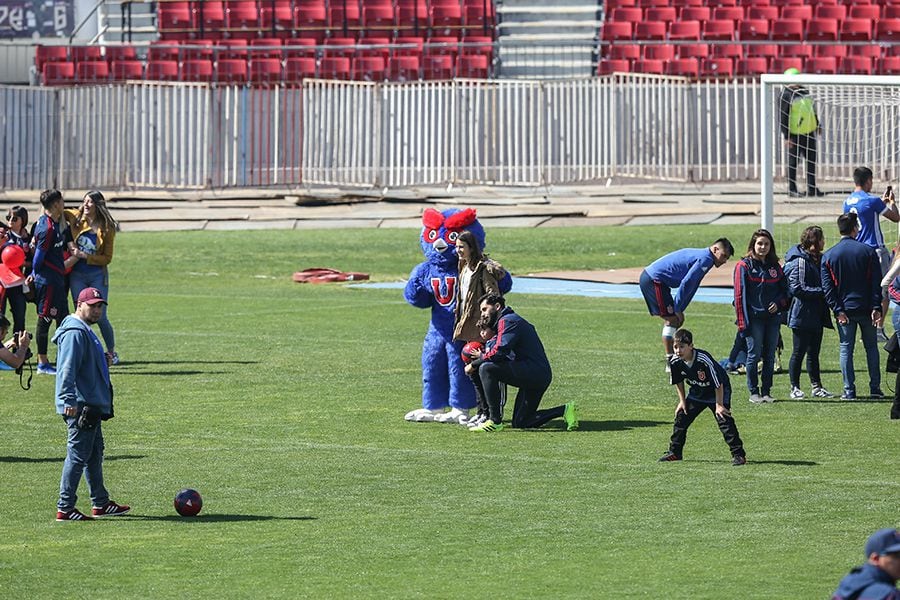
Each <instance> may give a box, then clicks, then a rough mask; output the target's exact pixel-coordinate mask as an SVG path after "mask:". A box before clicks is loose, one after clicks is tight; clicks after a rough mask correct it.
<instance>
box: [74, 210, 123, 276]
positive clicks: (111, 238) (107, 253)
mask: <svg viewBox="0 0 900 600" xmlns="http://www.w3.org/2000/svg"><path fill="white" fill-rule="evenodd" d="M79 212H80V211H78V210H76V209H72V208H67V209H66V222H67V223H68V224H69V227H71V228H72V239H73V240H75V241H76V243H77V241H78V236H79V235H81V234H82V233H84V232H85V231H90V229H91V226H90V225H88V224H87V223H86V222H85V221H78V213H79ZM115 239H116V230H115V229H106V230H105V229H102V228H101V229H98V230H97V252H96V253H95V254H89V255H88V257H87V258H86V259H83V260H85V261H87V264H89V265H94V266H97V267H105V266H106V265H108V264H109V263H111V262H112V257H113V244H114V242H115Z"/></svg>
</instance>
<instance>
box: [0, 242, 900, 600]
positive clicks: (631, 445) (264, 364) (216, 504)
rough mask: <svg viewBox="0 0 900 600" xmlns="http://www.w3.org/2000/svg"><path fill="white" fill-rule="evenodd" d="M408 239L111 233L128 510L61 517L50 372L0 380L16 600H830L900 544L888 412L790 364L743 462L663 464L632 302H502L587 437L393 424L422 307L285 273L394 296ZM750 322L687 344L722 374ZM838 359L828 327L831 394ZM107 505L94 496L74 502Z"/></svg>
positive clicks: (111, 432) (713, 321)
mask: <svg viewBox="0 0 900 600" xmlns="http://www.w3.org/2000/svg"><path fill="white" fill-rule="evenodd" d="M753 229H754V227H751V226H734V227H717V228H711V227H708V226H656V227H605V228H597V229H587V228H571V229H504V230H488V232H487V237H488V248H487V249H488V251H489V252H490V253H492V254H493V255H494V256H495V257H496V258H497V259H498V260H499V261H500V262H502V263H503V264H504V265H505V266H506V267H508V268H509V269H510V270H511V271H512V272H513V273H514V274H515V275H522V274H527V273H532V272H539V271H543V270H551V269H553V270H558V269H585V268H616V267H633V266H642V265H646V264H649V262H650V261H651V260H653V259H654V258H656V257H658V256H660V255H662V254H664V253H665V252H668V251H670V250H673V249H676V248H678V247H683V246H705V245H707V244H708V243H710V242H711V241H712V240H713V239H715V238H716V237H719V236H720V235H727V236H729V237H730V238H731V240H732V241H733V242H734V245H735V248H736V249H737V251H738V254H743V252H744V250H745V249H746V245H747V239H748V238H749V235H750V233H751V232H752V231H753ZM417 233H418V232H417V231H415V230H351V231H271V232H263V231H259V232H178V233H123V234H121V235H120V236H119V238H117V240H116V256H115V260H114V261H113V264H112V266H111V288H110V302H111V304H110V309H109V314H110V318H111V320H112V322H113V325H114V326H115V327H116V333H117V338H118V344H117V349H118V351H119V352H120V354H121V355H122V360H123V364H122V365H120V366H118V367H115V368H113V372H112V373H113V383H114V386H115V389H116V418H115V419H113V420H112V421H110V422H108V423H107V424H105V425H104V434H105V437H106V445H107V450H106V465H105V475H106V483H107V486H108V487H109V489H110V492H111V494H112V497H113V499H114V500H116V501H118V502H122V503H127V504H130V505H131V506H132V507H133V510H132V512H131V514H129V515H127V516H124V517H121V518H116V519H107V520H104V521H97V522H90V523H56V522H55V521H54V520H53V517H54V514H55V512H54V511H55V501H56V497H57V492H58V485H59V476H60V470H61V466H62V459H63V457H64V454H65V446H64V444H65V433H64V426H63V424H62V421H61V419H60V418H59V417H58V416H57V415H55V414H54V410H53V380H52V378H48V377H44V376H37V375H36V376H35V378H34V385H33V388H32V389H31V390H30V391H28V392H23V391H21V390H19V389H18V385H17V383H16V382H15V381H14V378H13V375H12V373H9V372H4V373H0V377H2V380H3V383H2V390H3V394H2V402H0V422H2V423H3V426H2V429H3V436H2V438H0V477H2V482H3V485H2V487H0V506H2V507H3V509H4V511H3V519H4V525H3V527H2V532H3V533H2V536H0V590H2V595H3V596H4V597H8V598H60V597H66V598H72V597H74V598H87V597H91V598H174V597H184V596H195V597H201V598H212V597H222V598H631V597H653V598H731V597H739V598H766V599H771V598H786V599H796V598H823V597H828V595H829V594H830V593H831V592H832V591H833V590H834V588H835V587H836V586H837V583H838V581H839V580H840V578H841V577H842V576H843V575H844V574H845V573H846V572H847V571H848V570H849V568H850V567H852V566H854V565H857V564H859V563H861V562H862V558H863V557H862V546H863V544H864V542H865V539H866V537H867V536H868V535H869V534H870V533H871V532H872V531H874V530H876V529H878V528H881V527H888V526H898V525H900V522H898V521H900V513H898V500H897V498H898V495H900V467H898V456H900V430H898V422H896V421H893V422H892V421H890V420H889V419H888V411H889V406H890V405H889V401H882V402H869V401H858V402H852V403H851V402H841V401H838V400H821V401H820V400H819V399H815V400H807V401H785V399H786V398H787V393H788V390H789V386H788V379H787V374H786V373H783V374H779V375H776V378H775V382H776V385H775V392H776V397H777V398H778V399H779V400H781V401H780V402H777V403H775V404H772V405H758V406H757V405H751V404H750V403H749V402H748V401H747V390H746V385H745V383H744V379H743V377H733V378H732V385H733V388H734V399H733V412H734V416H735V419H736V422H737V425H738V427H739V428H740V432H741V436H742V437H743V439H744V443H745V447H746V450H747V457H748V460H749V463H748V464H747V465H746V466H744V467H739V468H735V467H732V466H731V463H730V454H729V452H728V449H727V446H726V445H725V443H724V441H723V440H722V437H721V434H720V433H719V431H718V428H717V427H716V425H715V422H714V419H713V417H712V415H711V414H704V415H702V416H701V417H699V418H698V420H697V421H696V423H695V424H694V425H693V426H692V427H691V430H690V433H689V437H688V443H687V446H686V448H685V460H684V461H683V462H681V463H663V464H660V463H657V462H656V459H657V458H658V457H659V456H660V455H661V454H662V453H663V452H664V451H665V450H666V449H667V445H668V439H669V436H670V434H671V428H672V417H673V411H674V408H675V404H676V399H675V398H676V397H675V392H674V390H673V389H671V387H670V386H669V385H668V384H667V380H666V378H665V373H664V371H663V366H662V361H661V346H660V342H659V335H660V321H659V320H658V319H653V318H650V317H649V316H648V315H647V311H646V307H645V306H644V303H643V301H641V300H604V299H595V298H579V297H571V296H551V295H545V296H533V295H524V294H517V293H515V288H513V292H512V293H511V294H510V295H509V296H508V301H509V304H510V305H511V306H512V307H513V308H514V309H515V310H516V311H517V312H519V313H520V314H522V315H523V316H524V317H526V318H527V319H528V320H529V321H531V322H532V323H534V324H535V326H536V327H537V329H538V332H539V333H540V334H541V337H542V339H543V341H544V344H545V346H546V348H547V353H548V356H549V358H550V361H551V363H552V364H553V368H554V382H553V385H552V386H551V387H550V390H549V392H548V394H547V396H546V397H545V399H544V403H545V404H546V405H547V406H552V405H556V404H560V403H562V402H566V401H569V400H577V401H578V402H579V404H580V416H581V429H580V430H579V431H576V432H566V431H565V430H564V428H563V425H562V422H561V421H559V422H557V423H551V424H550V425H549V426H547V427H546V428H544V429H542V430H538V431H516V430H505V431H502V432H500V433H498V434H495V435H478V434H473V433H470V432H468V431H466V430H465V429H464V428H462V427H459V426H454V425H443V424H435V423H428V424H411V423H407V422H404V421H403V415H404V414H405V413H406V412H407V411H408V410H410V409H413V408H416V407H417V406H419V405H420V397H421V368H420V352H421V345H422V339H423V337H424V334H425V330H426V328H427V324H428V319H429V313H428V311H423V310H420V309H416V308H413V307H411V306H409V305H407V304H406V303H405V302H404V301H403V298H402V295H401V293H400V292H399V291H398V290H373V289H359V288H353V287H348V286H345V285H343V284H330V285H306V284H304V285H298V284H295V283H293V282H292V281H291V280H290V275H291V273H292V272H293V271H296V270H300V269H303V268H306V267H315V266H331V267H336V268H340V269H345V270H355V271H366V272H369V273H371V274H372V276H373V279H374V280H376V281H395V280H399V279H402V278H405V277H406V275H407V274H408V273H409V271H410V269H411V268H412V267H413V266H414V265H415V264H417V263H418V262H420V261H421V260H422V255H421V253H420V251H419V247H418V244H417ZM828 233H829V244H830V243H831V242H833V241H834V239H835V238H836V234H835V233H833V232H828ZM785 250H786V248H780V247H779V248H778V252H779V255H783V254H784V251H785ZM733 264H734V262H733V261H731V262H729V263H728V265H726V267H723V268H728V269H731V268H732V267H733ZM32 318H33V317H32V316H29V327H33V325H32V324H31V321H32ZM733 320H734V313H733V310H732V309H731V307H728V306H724V305H712V304H702V303H694V304H693V305H692V306H691V307H690V308H689V309H688V311H687V322H686V326H687V327H688V328H689V329H691V330H692V331H693V332H694V336H695V344H696V345H697V346H698V347H700V348H704V349H707V350H709V351H710V352H712V353H713V355H714V356H715V357H716V358H722V357H724V356H726V355H727V352H728V350H729V349H730V347H731V342H732V339H733V337H734V331H735V328H734V325H733ZM783 331H784V333H785V336H786V338H787V345H788V349H787V350H786V352H785V354H784V356H783V361H784V363H785V366H786V364H787V357H788V355H789V352H790V341H789V340H790V337H789V335H788V330H787V329H784V330H783ZM53 356H55V349H54V348H53V347H52V345H51V358H52V357H53ZM862 356H863V351H862V348H861V346H860V347H859V348H858V350H857V361H856V364H857V369H858V370H859V371H860V373H859V377H860V385H862V386H863V387H865V383H866V382H867V376H866V375H865V373H864V368H865V367H864V360H863V359H862ZM837 358H838V349H837V336H836V335H835V334H834V332H832V331H828V332H826V336H825V342H824V348H823V352H822V359H823V370H824V375H823V378H824V385H825V387H827V388H829V389H831V390H832V391H839V390H840V387H841V386H840V373H839V371H838V367H837ZM802 377H803V379H802V381H803V382H804V387H805V388H808V379H807V377H806V374H805V373H804V374H803V376H802ZM885 383H886V384H887V385H886V386H885V387H886V388H889V387H890V386H891V384H892V383H893V377H892V376H891V377H889V378H887V379H886V380H885ZM886 391H887V390H886ZM509 410H511V409H508V411H507V416H508V415H509ZM183 487H193V488H195V489H197V490H199V491H200V493H201V494H202V495H203V499H204V508H203V512H202V513H201V515H200V517H198V518H194V519H185V518H181V517H179V516H178V515H176V514H175V512H174V510H173V508H172V498H173V496H174V495H175V493H176V492H177V491H178V490H179V489H181V488H183ZM89 504H90V500H89V498H88V494H87V486H86V484H85V482H84V481H82V484H81V487H80V488H79V502H78V506H79V508H81V509H82V510H84V509H89V508H90V506H89Z"/></svg>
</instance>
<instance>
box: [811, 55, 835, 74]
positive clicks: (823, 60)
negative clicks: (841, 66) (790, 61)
mask: <svg viewBox="0 0 900 600" xmlns="http://www.w3.org/2000/svg"><path fill="white" fill-rule="evenodd" d="M803 70H804V71H805V72H807V73H815V74H825V75H831V74H833V73H837V59H836V58H834V57H833V56H822V57H818V58H808V59H806V64H805V66H804V69H803Z"/></svg>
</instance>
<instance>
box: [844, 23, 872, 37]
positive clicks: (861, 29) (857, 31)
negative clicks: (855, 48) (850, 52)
mask: <svg viewBox="0 0 900 600" xmlns="http://www.w3.org/2000/svg"><path fill="white" fill-rule="evenodd" d="M840 38H841V41H842V42H868V41H869V40H871V39H872V21H870V20H868V19H846V20H845V21H844V22H843V23H841V33H840Z"/></svg>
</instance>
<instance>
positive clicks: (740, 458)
mask: <svg viewBox="0 0 900 600" xmlns="http://www.w3.org/2000/svg"><path fill="white" fill-rule="evenodd" d="M674 341H675V346H674V350H675V356H673V357H672V361H671V363H670V365H671V367H672V373H671V383H672V385H674V386H675V389H676V390H677V391H678V407H677V408H676V409H675V426H674V428H673V430H672V441H671V442H670V443H669V451H668V452H666V453H665V454H663V456H662V458H660V459H659V462H669V461H675V460H681V453H682V450H684V443H685V441H686V440H687V430H688V427H690V426H691V423H693V422H694V419H696V418H697V416H698V415H700V413H702V412H703V411H704V410H706V409H707V408H708V409H710V410H711V411H713V412H714V413H715V415H716V421H717V422H718V423H719V430H720V431H721V432H722V435H723V436H724V437H725V443H727V444H728V447H729V448H731V456H732V459H731V464H733V465H734V466H736V467H737V466H740V465H743V464H744V463H746V462H747V457H746V455H745V454H744V444H743V442H741V436H740V434H739V433H738V429H737V425H736V424H735V422H734V418H732V416H731V383H730V382H729V381H728V374H727V373H725V369H723V368H722V365H720V364H719V363H718V362H716V359H714V358H713V357H712V355H710V353H709V352H707V351H706V350H701V349H700V348H694V335H693V334H692V333H691V332H690V331H688V330H687V329H679V330H678V331H676V332H675V336H674ZM685 381H687V382H688V384H690V386H691V388H690V390H689V391H688V394H687V396H685V394H684V382H685Z"/></svg>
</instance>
